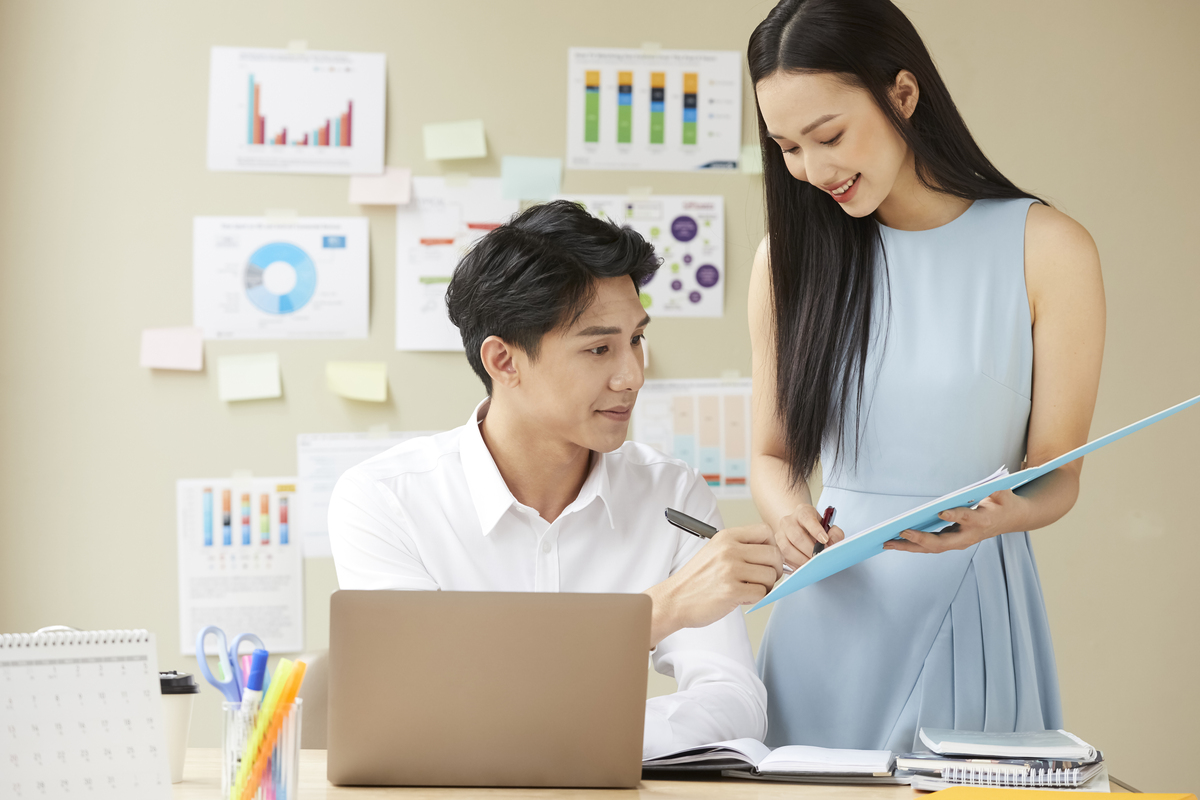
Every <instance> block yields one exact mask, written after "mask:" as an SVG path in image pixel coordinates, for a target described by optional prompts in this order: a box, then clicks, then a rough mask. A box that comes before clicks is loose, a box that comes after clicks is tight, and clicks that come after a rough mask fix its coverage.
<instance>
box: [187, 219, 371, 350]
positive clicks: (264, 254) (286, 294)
mask: <svg viewBox="0 0 1200 800" xmlns="http://www.w3.org/2000/svg"><path fill="white" fill-rule="evenodd" d="M367 237H368V227H367V220H366V219H365V218H362V217H299V218H295V219H276V218H272V217H196V218H195V220H194V221H193V225H192V313H193V319H194V324H195V326H196V327H197V328H201V329H203V330H204V338H206V339H365V338H367V323H368V296H367V295H368V281H369V272H368V253H369V250H368V239H367Z"/></svg>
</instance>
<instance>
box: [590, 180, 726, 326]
mask: <svg viewBox="0 0 1200 800" xmlns="http://www.w3.org/2000/svg"><path fill="white" fill-rule="evenodd" d="M567 199H569V200H574V201H575V202H577V203H580V204H582V205H583V206H584V207H585V208H587V210H588V211H590V212H591V213H593V214H595V215H596V216H598V217H603V218H606V219H611V220H613V221H614V222H617V223H619V224H621V225H627V226H629V227H631V228H633V229H634V230H636V231H637V232H638V233H640V234H641V235H642V236H643V237H644V238H645V239H646V240H647V241H648V242H650V244H652V245H654V251H655V252H656V253H657V254H658V256H659V257H660V258H661V259H662V260H663V263H662V266H661V267H659V268H658V272H657V273H655V275H654V277H653V278H651V279H650V281H649V282H648V283H646V284H645V285H643V286H642V305H644V306H645V307H646V310H647V311H649V312H650V316H652V317H720V316H722V315H723V314H724V310H725V199H724V198H723V197H721V196H720V195H714V196H711V197H691V196H683V195H679V196H675V195H658V196H649V197H627V196H625V195H568V196H567Z"/></svg>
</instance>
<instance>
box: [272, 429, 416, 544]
mask: <svg viewBox="0 0 1200 800" xmlns="http://www.w3.org/2000/svg"><path fill="white" fill-rule="evenodd" d="M433 434H434V431H396V432H391V433H386V434H383V435H378V434H373V433H302V434H300V435H299V436H297V437H296V473H297V484H296V488H297V489H298V490H299V491H298V493H297V495H296V522H295V531H296V537H297V539H299V540H300V541H301V542H302V543H303V545H304V557H305V558H328V557H330V556H332V555H333V553H332V552H330V549H329V524H328V519H329V498H330V497H331V496H332V495H333V487H334V485H335V484H337V481H338V478H340V477H342V473H343V472H345V471H346V470H348V469H350V468H351V467H353V466H354V465H356V464H361V463H362V462H364V461H366V460H367V459H368V458H371V457H372V456H377V455H379V454H380V453H382V452H383V451H384V450H390V449H391V448H393V447H395V446H396V445H398V444H400V443H401V442H406V441H408V440H409V439H415V438H417V437H418V436H432V435H433Z"/></svg>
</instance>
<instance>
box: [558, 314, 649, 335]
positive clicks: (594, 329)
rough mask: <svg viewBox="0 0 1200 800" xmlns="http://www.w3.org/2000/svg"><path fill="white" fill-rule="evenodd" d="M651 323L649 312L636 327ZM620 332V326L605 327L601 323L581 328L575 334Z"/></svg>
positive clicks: (613, 333)
mask: <svg viewBox="0 0 1200 800" xmlns="http://www.w3.org/2000/svg"><path fill="white" fill-rule="evenodd" d="M649 324H650V315H649V314H647V315H646V316H644V317H642V321H641V322H639V323H638V324H637V325H635V326H634V328H644V327H646V326H647V325H649ZM620 332H621V329H620V328H603V327H601V326H599V325H593V326H592V327H590V328H584V329H583V330H581V331H580V332H579V333H577V334H575V335H576V336H615V335H617V334H618V333H620Z"/></svg>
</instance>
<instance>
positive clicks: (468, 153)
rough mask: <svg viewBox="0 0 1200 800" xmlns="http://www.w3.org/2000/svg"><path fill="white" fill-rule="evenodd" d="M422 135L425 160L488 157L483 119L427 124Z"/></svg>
mask: <svg viewBox="0 0 1200 800" xmlns="http://www.w3.org/2000/svg"><path fill="white" fill-rule="evenodd" d="M422 133H423V135H424V141H425V158H427V159H429V160H430V161H443V160H448V159H454V158H484V157H485V156H487V137H486V136H485V135H484V132H483V120H481V119H467V120H463V121H462V122H430V123H426V125H425V126H424V128H423V129H422Z"/></svg>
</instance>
